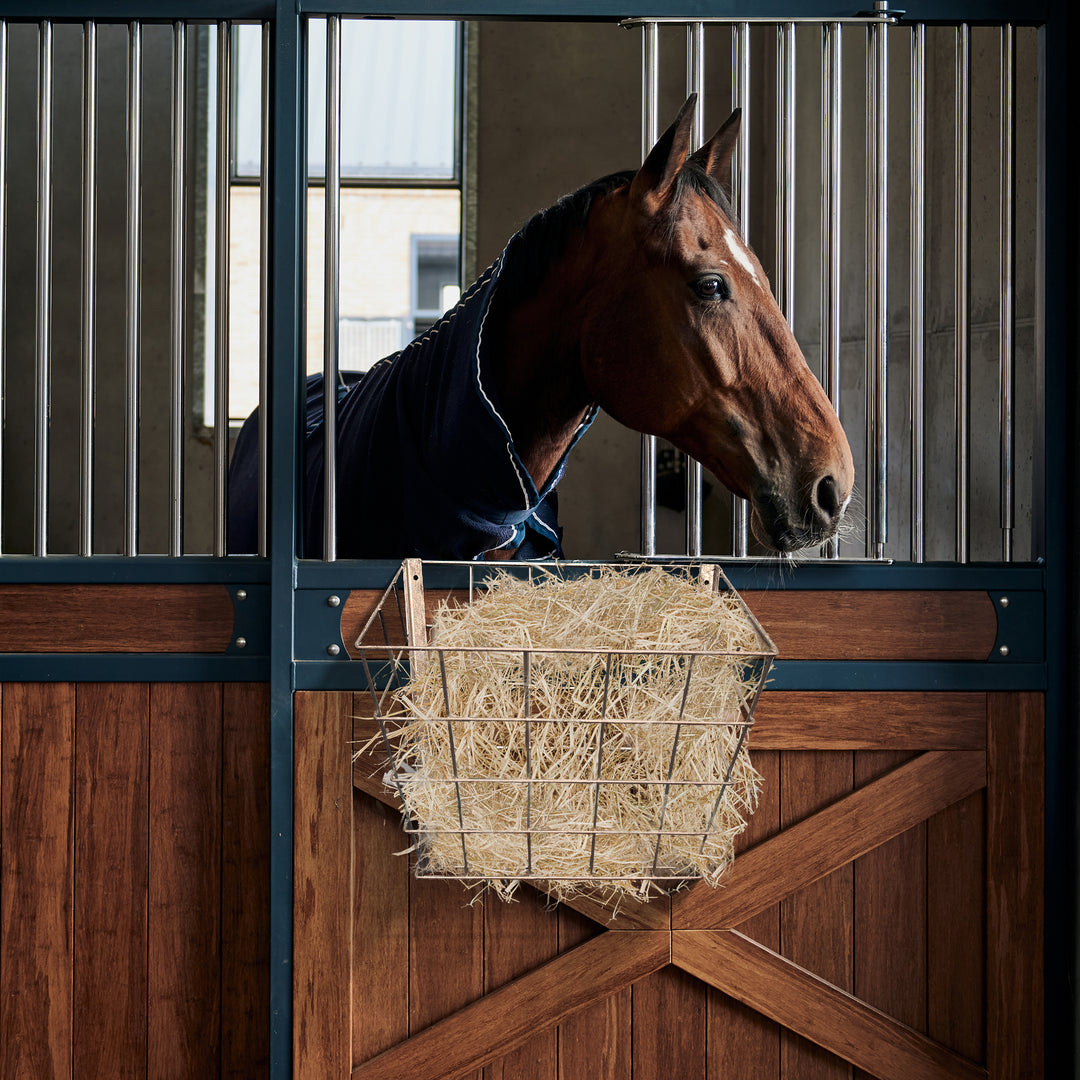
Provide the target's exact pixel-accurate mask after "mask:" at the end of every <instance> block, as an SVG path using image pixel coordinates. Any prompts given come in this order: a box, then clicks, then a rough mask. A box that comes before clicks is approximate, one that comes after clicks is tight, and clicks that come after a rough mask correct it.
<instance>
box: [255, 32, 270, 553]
mask: <svg viewBox="0 0 1080 1080" xmlns="http://www.w3.org/2000/svg"><path fill="white" fill-rule="evenodd" d="M271 44H272V38H271V34H270V23H268V22H264V23H263V27H262V85H261V93H262V109H261V112H260V121H261V125H262V130H261V133H260V137H259V549H258V550H259V554H260V555H261V556H263V557H264V558H265V556H266V555H267V554H268V553H269V544H268V527H267V521H266V516H267V503H268V502H269V499H268V495H267V483H268V482H269V476H268V472H267V462H268V461H269V457H270V423H269V418H268V416H267V413H268V411H269V406H270V111H271V108H272V106H273V102H272V100H271V96H270V93H271V87H270V48H271Z"/></svg>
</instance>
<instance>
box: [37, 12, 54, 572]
mask: <svg viewBox="0 0 1080 1080" xmlns="http://www.w3.org/2000/svg"><path fill="white" fill-rule="evenodd" d="M52 64H53V26H52V23H51V22H50V21H49V20H47V19H46V20H44V21H43V22H42V23H41V27H40V30H39V36H38V168H37V284H36V290H35V291H36V297H35V301H36V325H35V331H36V333H35V349H34V554H35V555H45V554H46V553H47V551H48V545H49V538H48V528H49V367H50V364H51V360H52V342H51V340H50V330H51V326H52V324H51V320H50V315H51V309H52V303H51V297H50V293H51V282H52V149H53V146H52V114H53V99H52Z"/></svg>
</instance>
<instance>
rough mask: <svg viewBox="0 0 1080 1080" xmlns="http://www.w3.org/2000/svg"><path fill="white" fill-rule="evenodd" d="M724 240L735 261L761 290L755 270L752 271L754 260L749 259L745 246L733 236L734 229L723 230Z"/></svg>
mask: <svg viewBox="0 0 1080 1080" xmlns="http://www.w3.org/2000/svg"><path fill="white" fill-rule="evenodd" d="M724 240H725V241H726V242H727V246H728V250H729V251H730V252H731V254H732V256H733V257H734V258H735V261H736V262H737V263H738V264H739V265H740V266H741V267H742V268H743V269H744V270H745V271H746V272H747V273H748V274H749V275H750V276H751V277H752V278H753V279H754V284H756V285H757V286H758V288H761V281H760V280H759V279H758V276H757V270H755V269H754V260H753V259H752V258H751V257H750V252H749V251H747V250H746V245H745V244H744V243H743V242H742V240H740V239H739V237H738V236H737V235H736V234H735V231H734V229H725V230H724Z"/></svg>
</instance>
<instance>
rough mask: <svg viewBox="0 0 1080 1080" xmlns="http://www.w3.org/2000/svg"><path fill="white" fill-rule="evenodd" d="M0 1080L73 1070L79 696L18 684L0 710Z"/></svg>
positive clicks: (59, 687) (36, 1079) (35, 1079)
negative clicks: (75, 778)
mask: <svg viewBox="0 0 1080 1080" xmlns="http://www.w3.org/2000/svg"><path fill="white" fill-rule="evenodd" d="M0 707H2V717H3V740H2V746H0V754H2V767H0V795H2V799H0V802H2V807H0V855H2V864H0V927H2V941H3V951H2V961H0V1076H3V1077H4V1080H8V1078H10V1080H40V1078H48V1077H66V1076H70V1075H71V1069H72V1034H73V1032H72V1025H73V1001H72V975H71V972H72V963H73V959H74V953H73V944H72V938H73V927H72V897H73V888H74V860H73V858H72V855H73V848H74V837H73V822H74V814H73V808H74V807H73V802H74V799H73V790H72V789H73V784H72V779H73V771H72V770H73V767H74V757H75V687H74V685H72V684H71V683H8V684H6V685H5V686H4V687H3V701H2V703H0Z"/></svg>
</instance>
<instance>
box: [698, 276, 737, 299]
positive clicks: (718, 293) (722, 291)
mask: <svg viewBox="0 0 1080 1080" xmlns="http://www.w3.org/2000/svg"><path fill="white" fill-rule="evenodd" d="M690 287H691V288H692V289H693V290H694V292H695V293H696V294H697V296H698V297H699V298H700V299H702V300H727V299H728V298H729V297H730V296H731V290H730V289H729V288H728V283H727V282H726V281H725V280H724V279H723V278H722V277H721V276H720V275H719V274H706V275H705V276H704V277H699V278H698V279H697V280H696V281H692V282H691V283H690Z"/></svg>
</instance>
